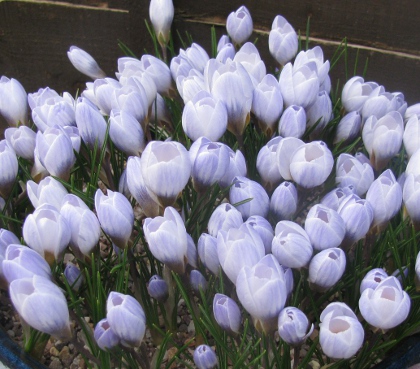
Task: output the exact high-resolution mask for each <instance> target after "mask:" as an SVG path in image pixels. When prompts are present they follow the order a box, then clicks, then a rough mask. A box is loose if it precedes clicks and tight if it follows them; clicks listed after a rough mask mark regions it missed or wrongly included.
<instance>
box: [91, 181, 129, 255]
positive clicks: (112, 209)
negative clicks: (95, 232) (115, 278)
mask: <svg viewBox="0 0 420 369" xmlns="http://www.w3.org/2000/svg"><path fill="white" fill-rule="evenodd" d="M95 209H96V214H97V216H98V219H99V222H100V224H101V227H102V229H103V230H104V231H105V233H106V234H107V235H108V236H109V237H110V238H111V240H112V242H113V243H114V244H115V246H117V247H119V248H122V249H123V248H126V247H127V246H128V245H127V242H128V240H129V239H130V236H131V232H132V230H133V225H134V213H133V208H132V207H131V204H130V202H129V201H128V200H127V198H126V197H125V196H124V195H123V194H122V193H119V192H116V191H115V192H114V191H111V190H108V191H107V194H106V195H105V194H104V193H103V192H102V190H100V189H98V190H97V191H96V194H95Z"/></svg>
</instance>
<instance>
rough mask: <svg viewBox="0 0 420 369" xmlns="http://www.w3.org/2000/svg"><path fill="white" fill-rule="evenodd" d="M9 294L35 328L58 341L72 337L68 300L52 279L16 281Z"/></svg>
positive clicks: (27, 321)
mask: <svg viewBox="0 0 420 369" xmlns="http://www.w3.org/2000/svg"><path fill="white" fill-rule="evenodd" d="M9 293H10V298H11V300H12V302H13V306H14V307H15V309H16V310H17V312H18V313H19V315H20V316H21V317H22V319H23V320H24V321H25V322H26V323H28V324H29V325H30V326H31V327H33V328H35V329H37V330H38V331H41V332H43V333H47V334H50V335H52V336H54V337H56V338H58V339H62V340H65V339H69V338H70V337H71V328H70V318H69V309H68V307H67V301H66V298H65V297H64V294H63V292H62V291H61V290H60V288H58V287H57V285H55V284H54V283H53V282H51V281H50V280H49V279H47V278H44V277H41V276H38V275H34V276H33V277H31V278H22V279H16V280H14V281H13V282H12V283H11V284H10V286H9Z"/></svg>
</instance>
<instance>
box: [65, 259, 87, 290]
mask: <svg viewBox="0 0 420 369" xmlns="http://www.w3.org/2000/svg"><path fill="white" fill-rule="evenodd" d="M64 276H65V277H66V279H67V283H68V284H69V286H70V287H71V288H72V289H73V290H75V291H79V289H80V286H81V285H82V283H83V280H84V278H83V274H82V272H81V271H80V269H79V268H78V267H77V266H76V265H74V264H72V263H68V264H67V265H66V269H64Z"/></svg>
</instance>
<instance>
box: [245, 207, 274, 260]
mask: <svg viewBox="0 0 420 369" xmlns="http://www.w3.org/2000/svg"><path fill="white" fill-rule="evenodd" d="M245 224H248V225H249V226H250V227H252V229H254V230H255V232H257V234H258V235H259V236H260V237H261V240H262V241H263V243H264V248H265V253H266V254H269V253H270V252H271V243H272V241H273V237H274V230H273V227H272V226H271V224H270V222H269V221H268V220H267V219H265V218H264V217H262V216H261V215H253V216H250V217H249V218H248V219H247V221H246V222H245ZM241 227H242V226H241Z"/></svg>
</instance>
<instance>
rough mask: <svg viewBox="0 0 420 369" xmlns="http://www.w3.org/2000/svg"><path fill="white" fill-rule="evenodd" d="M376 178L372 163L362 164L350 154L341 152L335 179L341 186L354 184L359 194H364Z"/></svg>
mask: <svg viewBox="0 0 420 369" xmlns="http://www.w3.org/2000/svg"><path fill="white" fill-rule="evenodd" d="M374 179H375V175H374V173H373V168H372V166H371V165H369V164H367V163H365V164H362V163H361V162H360V161H359V160H357V159H356V158H355V157H353V156H351V155H350V154H345V153H344V154H340V156H339V157H338V160H337V164H336V175H335V181H336V183H337V185H338V186H339V187H347V186H349V185H352V186H353V187H354V191H355V193H356V194H357V195H358V196H363V195H364V194H365V193H366V192H367V190H368V189H369V187H370V185H371V184H372V182H373V181H374Z"/></svg>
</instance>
